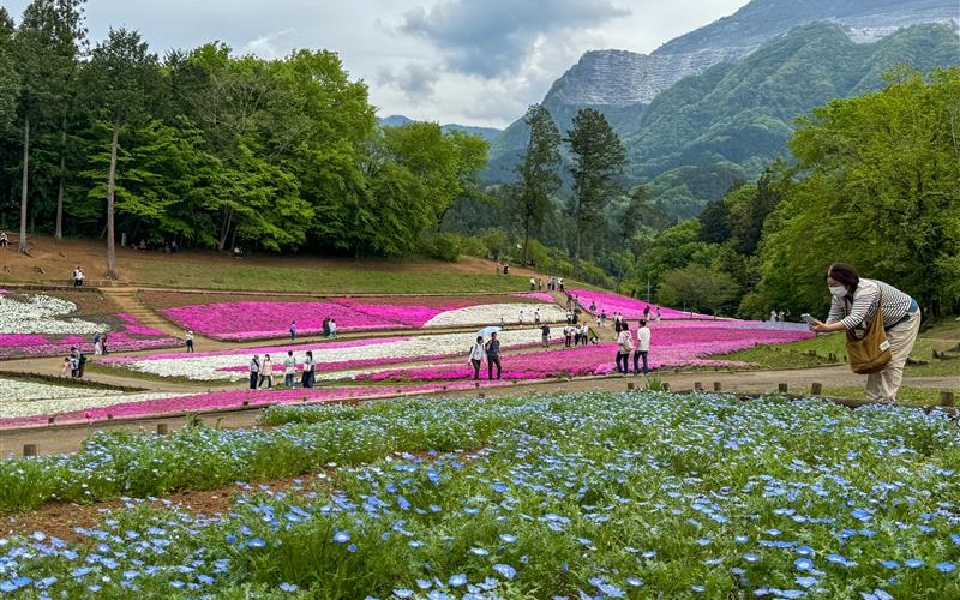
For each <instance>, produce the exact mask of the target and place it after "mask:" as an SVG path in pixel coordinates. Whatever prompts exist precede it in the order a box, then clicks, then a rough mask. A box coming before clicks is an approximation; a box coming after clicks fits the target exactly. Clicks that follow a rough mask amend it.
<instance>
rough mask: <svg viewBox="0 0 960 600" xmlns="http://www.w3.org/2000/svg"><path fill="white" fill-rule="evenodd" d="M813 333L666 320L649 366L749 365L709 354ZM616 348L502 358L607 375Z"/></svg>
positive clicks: (531, 374) (507, 373) (458, 370)
mask: <svg viewBox="0 0 960 600" xmlns="http://www.w3.org/2000/svg"><path fill="white" fill-rule="evenodd" d="M810 336H811V334H810V332H809V331H805V330H796V329H778V328H762V327H759V326H758V327H755V328H752V329H750V330H749V334H747V333H745V330H744V329H741V328H739V327H737V326H734V327H727V326H724V324H723V322H717V323H711V324H707V323H703V324H686V323H682V324H661V325H660V326H657V327H654V328H653V330H652V334H651V347H650V353H649V360H648V366H649V368H651V369H659V368H662V367H667V366H669V367H693V366H696V367H701V366H708V367H709V366H726V367H746V366H749V365H747V364H746V363H743V362H735V361H722V360H709V359H706V358H705V357H706V356H710V355H716V354H727V353H730V352H735V351H737V350H743V349H746V348H751V347H753V346H754V345H756V344H775V343H776V344H779V343H785V342H794V341H799V340H802V339H807V338H809V337H810ZM633 337H634V347H636V334H635V333H634V335H633ZM616 354H617V345H616V344H598V345H596V346H593V345H591V346H585V347H579V348H572V349H562V350H556V351H545V352H536V353H531V354H521V355H514V356H511V355H507V356H503V357H502V359H501V360H502V363H503V368H504V370H503V375H502V376H503V377H504V378H506V379H542V378H547V377H557V376H580V375H605V374H608V373H611V372H613V371H614V370H615V366H616ZM632 360H633V358H632V356H631V361H632ZM631 364H632V363H631ZM631 368H632V367H631ZM472 373H473V370H472V368H471V367H470V366H469V365H466V364H455V365H444V366H439V367H415V366H414V367H408V368H397V369H389V370H384V371H380V372H377V373H369V374H358V375H357V376H356V379H358V380H370V381H383V380H391V379H404V380H411V381H431V380H448V379H465V378H467V377H469V376H471V375H472Z"/></svg>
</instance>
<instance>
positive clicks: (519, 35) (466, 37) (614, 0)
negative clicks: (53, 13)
mask: <svg viewBox="0 0 960 600" xmlns="http://www.w3.org/2000/svg"><path fill="white" fill-rule="evenodd" d="M27 3H28V0H7V1H5V2H4V6H6V7H7V10H8V11H9V12H10V14H11V15H13V16H14V18H17V16H18V15H19V14H20V13H22V11H23V8H24V7H25V6H26V5H27ZM746 3H747V0H676V1H674V2H661V1H657V0H352V1H351V2H342V1H340V0H272V1H271V2H263V1H262V0H204V1H203V2H196V0H165V1H164V2H156V1H148V0H143V1H133V0H91V1H90V2H89V3H88V5H87V11H86V14H87V25H88V27H89V28H90V37H91V40H92V41H94V42H96V41H97V40H99V39H102V38H103V37H104V36H105V34H106V30H107V27H108V26H109V25H113V26H115V27H120V26H122V27H127V28H130V29H137V30H139V31H140V32H141V33H142V34H143V36H144V39H146V40H147V41H148V42H149V43H150V44H151V47H152V49H153V51H154V52H157V53H158V54H160V55H163V53H164V52H165V51H166V50H168V49H171V48H191V47H196V46H199V45H200V44H203V43H205V42H209V41H215V40H216V41H222V42H226V43H227V44H229V45H230V46H231V47H233V48H235V49H236V51H237V52H238V53H243V52H248V51H249V52H253V53H256V54H258V55H260V56H264V57H265V58H274V57H278V56H283V55H285V54H287V53H289V52H290V51H291V50H293V49H294V48H326V49H329V50H333V51H335V52H338V53H339V54H340V56H341V58H342V59H343V61H344V65H345V67H346V68H347V70H348V71H350V74H351V76H352V77H353V78H355V79H364V80H365V81H366V82H367V84H368V85H369V86H370V98H371V101H372V102H373V103H374V104H376V105H377V106H379V107H380V109H381V112H382V114H384V115H388V114H405V115H407V116H409V117H411V118H417V119H427V120H431V121H439V122H441V123H454V122H459V123H465V124H471V125H488V126H501V127H502V126H505V125H507V124H508V123H510V122H511V121H513V120H514V119H516V118H518V117H520V116H521V115H522V114H523V113H524V111H525V110H526V108H527V106H528V105H529V104H531V103H533V102H537V101H539V100H540V99H542V98H543V96H544V94H546V92H547V90H548V89H549V87H550V84H551V83H552V82H553V80H555V79H556V78H557V77H559V76H560V75H562V74H563V72H564V71H565V70H566V69H568V68H569V67H570V66H572V65H573V64H574V63H575V62H576V61H577V59H578V58H579V57H580V55H581V54H582V53H583V52H585V51H587V50H591V49H598V48H623V49H627V50H632V51H635V52H650V51H652V50H654V49H655V48H656V47H657V46H659V45H660V44H662V43H663V42H666V41H668V40H669V39H671V38H673V37H676V36H677V35H680V34H683V33H685V32H687V31H690V30H692V29H695V28H697V27H699V26H702V25H706V24H707V23H709V22H711V21H714V20H716V19H718V18H720V17H722V16H725V15H727V14H731V13H732V12H734V11H735V10H736V9H737V8H739V7H740V6H742V5H744V4H746Z"/></svg>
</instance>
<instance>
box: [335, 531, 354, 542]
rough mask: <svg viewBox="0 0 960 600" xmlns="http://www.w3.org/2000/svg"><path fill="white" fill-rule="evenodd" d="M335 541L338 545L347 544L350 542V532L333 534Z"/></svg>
mask: <svg viewBox="0 0 960 600" xmlns="http://www.w3.org/2000/svg"><path fill="white" fill-rule="evenodd" d="M333 541H335V542H337V543H338V544H346V543H347V542H349V541H350V532H349V531H347V530H343V531H338V532H336V533H335V534H333Z"/></svg>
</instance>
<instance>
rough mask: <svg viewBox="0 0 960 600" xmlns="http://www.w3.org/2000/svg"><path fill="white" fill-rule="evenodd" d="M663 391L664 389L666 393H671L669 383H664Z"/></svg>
mask: <svg viewBox="0 0 960 600" xmlns="http://www.w3.org/2000/svg"><path fill="white" fill-rule="evenodd" d="M663 389H664V391H666V392H669V391H670V384H669V383H664V384H663Z"/></svg>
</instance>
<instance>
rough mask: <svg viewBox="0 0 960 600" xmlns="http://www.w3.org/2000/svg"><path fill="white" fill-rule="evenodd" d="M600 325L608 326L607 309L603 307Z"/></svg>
mask: <svg viewBox="0 0 960 600" xmlns="http://www.w3.org/2000/svg"><path fill="white" fill-rule="evenodd" d="M600 326H601V327H606V326H607V309H603V310H602V311H600Z"/></svg>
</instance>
